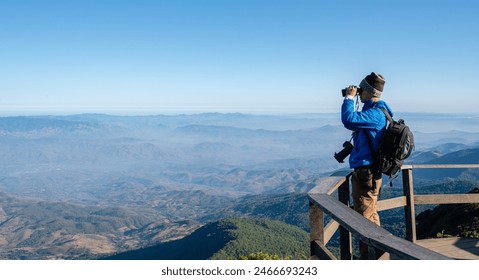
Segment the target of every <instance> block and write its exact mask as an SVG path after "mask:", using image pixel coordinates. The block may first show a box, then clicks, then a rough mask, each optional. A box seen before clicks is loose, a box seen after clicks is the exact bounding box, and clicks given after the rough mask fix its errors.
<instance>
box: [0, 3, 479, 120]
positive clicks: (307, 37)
mask: <svg viewBox="0 0 479 280" xmlns="http://www.w3.org/2000/svg"><path fill="white" fill-rule="evenodd" d="M477 10H479V2H477V1H468V0H458V1H454V2H452V1H443V0H441V1H431V0H423V1H401V2H397V3H396V2H392V3H388V4H387V5H385V4H384V2H382V1H377V0H366V1H361V2H357V1H352V0H345V1H336V2H334V1H333V2H332V1H313V0H298V1H291V0H254V1H253V0H242V1H228V0H204V1H194V0H184V1H168V0H165V1H150V0H139V1H126V0H125V1H122V0H118V1H111V0H96V1H93V0H83V1H60V0H45V1H33V0H21V1H3V2H2V3H0V38H1V40H2V44H0V61H1V64H0V115H5V114H6V115H12V114H14V115H15V114H16V115H29V114H30V115H31V114H34V115H44V114H77V113H106V114H131V113H134V114H162V113H165V112H167V113H171V112H173V113H175V112H176V113H179V114H181V113H188V112H190V113H191V112H193V113H201V112H224V113H229V112H240V113H251V112H253V113H265V114H270V113H271V114H278V113H280V114H282V113H285V114H289V113H323V112H324V113H334V112H339V109H340V106H341V103H342V98H341V89H342V88H344V87H346V86H348V85H350V84H356V85H357V84H359V82H360V81H361V79H363V78H364V76H365V75H367V74H369V73H370V72H372V71H375V72H378V73H380V74H382V75H384V76H385V78H386V85H385V90H384V93H383V100H385V101H386V102H388V103H389V105H390V106H391V107H392V108H393V111H395V112H433V113H434V112H444V113H471V114H474V113H475V112H476V111H477V105H478V102H475V100H476V98H477V96H479V92H478V90H477V87H476V85H475V83H476V80H477V77H478V74H479V71H478V70H477V65H479V37H478V36H477V35H476V33H477V30H479V19H478V18H477V17H476V15H475V12H476V11H477Z"/></svg>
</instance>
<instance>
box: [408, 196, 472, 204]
mask: <svg viewBox="0 0 479 280" xmlns="http://www.w3.org/2000/svg"><path fill="white" fill-rule="evenodd" d="M414 203H415V204H463V203H479V194H475V193H474V194H473V193H471V194H421V195H419V194H417V195H415V196H414Z"/></svg>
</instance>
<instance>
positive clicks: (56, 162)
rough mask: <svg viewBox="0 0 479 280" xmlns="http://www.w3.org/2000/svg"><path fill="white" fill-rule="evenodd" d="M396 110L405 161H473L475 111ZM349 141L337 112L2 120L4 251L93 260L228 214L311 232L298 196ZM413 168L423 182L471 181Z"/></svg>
mask: <svg viewBox="0 0 479 280" xmlns="http://www.w3.org/2000/svg"><path fill="white" fill-rule="evenodd" d="M400 117H402V118H405V119H406V120H407V123H408V124H409V125H410V126H411V128H412V129H413V131H414V133H415V138H416V142H417V148H416V151H415V153H414V154H413V156H412V158H411V159H410V162H414V163H429V162H430V163H478V162H479V126H478V125H477V124H478V123H479V116H470V115H467V116H462V115H437V114H434V115H431V114H404V115H401V116H400ZM438 122H440V124H438ZM349 138H350V133H349V132H348V131H346V129H344V128H343V127H342V125H341V124H340V120H339V116H338V115H337V114H303V115H281V116H257V115H244V114H216V113H211V114H199V115H176V116H164V115H159V116H137V117H125V116H109V115H94V114H86V115H72V116H36V117H3V118H0V156H1V157H2V161H1V162H0V258H1V259H50V258H66V259H79V258H80V259H81V258H87V259H89V258H97V257H102V256H106V255H111V254H114V253H117V252H122V251H127V250H134V249H138V248H144V247H148V246H152V245H156V244H158V243H161V242H167V241H172V240H175V239H180V238H182V237H185V236H187V235H188V234H190V233H192V232H193V231H194V230H196V229H198V228H200V227H201V226H203V225H205V224H207V223H209V222H214V221H217V220H219V219H223V218H225V217H229V216H250V217H262V218H269V219H275V220H281V221H283V222H286V223H289V224H292V225H296V226H298V227H300V228H302V229H303V230H307V226H308V225H307V215H308V213H307V200H306V196H305V194H304V193H305V192H307V191H308V190H309V189H311V188H312V187H313V186H314V185H315V181H316V180H317V179H318V178H319V177H320V176H328V175H329V174H331V173H332V172H334V171H335V170H338V169H342V168H347V165H346V164H339V163H337V162H336V161H335V160H334V158H333V157H332V155H333V154H334V152H335V151H338V150H340V149H341V145H342V143H343V142H344V141H346V140H349ZM415 175H417V180H418V182H419V183H420V184H421V185H422V186H423V187H424V189H427V186H438V185H440V184H441V183H442V182H444V180H450V179H448V177H451V178H454V180H463V182H477V180H478V179H479V172H478V171H477V170H453V171H450V172H446V173H443V172H442V173H441V174H437V172H431V171H421V172H418V173H417V174H416V173H415ZM415 180H416V177H415ZM462 185H465V186H466V187H465V188H464V189H468V188H471V187H473V186H474V183H464V184H461V186H462ZM399 186H400V183H399V182H398V183H395V187H393V188H391V189H388V190H387V191H386V194H385V195H388V192H389V193H393V192H395V191H396V190H399ZM458 188H459V187H458ZM461 191H463V190H462V189H461ZM464 191H467V190H464Z"/></svg>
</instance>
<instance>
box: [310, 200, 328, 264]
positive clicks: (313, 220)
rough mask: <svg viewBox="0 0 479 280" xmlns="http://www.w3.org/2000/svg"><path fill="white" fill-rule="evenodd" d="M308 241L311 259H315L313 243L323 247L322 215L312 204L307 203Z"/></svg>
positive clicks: (315, 253) (316, 254)
mask: <svg viewBox="0 0 479 280" xmlns="http://www.w3.org/2000/svg"><path fill="white" fill-rule="evenodd" d="M309 227H310V230H309V241H310V246H311V257H315V256H316V257H317V256H318V253H317V252H316V251H315V247H316V246H315V245H314V242H315V241H317V242H319V243H321V244H323V245H324V213H323V211H321V209H319V208H318V207H316V205H314V204H313V203H311V202H310V203H309Z"/></svg>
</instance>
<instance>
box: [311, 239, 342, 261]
mask: <svg viewBox="0 0 479 280" xmlns="http://www.w3.org/2000/svg"><path fill="white" fill-rule="evenodd" d="M311 247H313V248H314V251H315V252H316V254H315V256H316V257H317V258H318V259H320V260H337V258H336V256H334V255H333V253H331V251H329V249H328V248H326V246H325V245H323V244H321V243H320V242H317V241H312V242H311Z"/></svg>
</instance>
